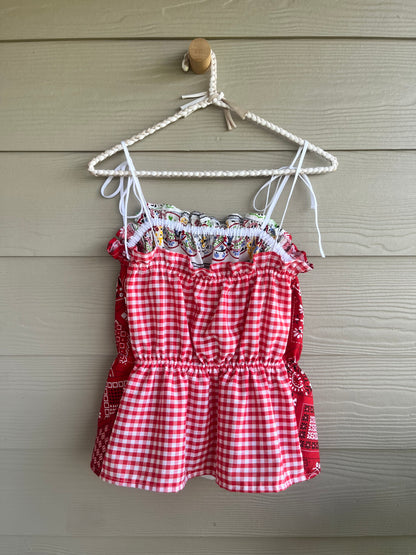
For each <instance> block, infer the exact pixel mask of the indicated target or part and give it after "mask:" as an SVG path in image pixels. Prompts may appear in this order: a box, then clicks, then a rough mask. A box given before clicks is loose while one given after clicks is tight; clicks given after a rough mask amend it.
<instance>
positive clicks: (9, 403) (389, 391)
mask: <svg viewBox="0 0 416 555" xmlns="http://www.w3.org/2000/svg"><path fill="white" fill-rule="evenodd" d="M111 363H112V357H105V356H96V357H92V356H83V357H79V356H78V357H75V356H74V357H42V356H38V357H28V356H26V357H8V356H2V357H0V374H1V375H2V377H3V378H2V388H1V390H0V437H1V439H2V448H3V449H6V448H7V449H14V448H19V449H20V448H22V449H23V448H24V449H29V448H32V449H35V448H45V449H49V448H54V449H57V448H65V447H66V448H70V447H71V448H74V449H76V448H77V449H78V448H86V449H88V448H90V449H92V446H93V444H94V439H95V433H96V427H97V417H98V411H99V408H100V404H101V397H102V394H103V392H104V386H105V381H106V378H107V374H108V371H109V369H110V367H111ZM301 367H302V368H303V370H304V372H305V373H306V374H307V375H308V376H309V379H310V381H311V383H312V387H313V390H314V401H315V408H316V416H317V423H318V432H319V442H320V446H321V448H323V449H347V448H348V449H351V448H352V449H358V448H363V449H382V448H384V447H385V446H386V445H388V446H389V448H390V449H393V448H397V449H416V438H415V434H414V429H415V426H416V415H415V411H414V406H415V405H416V375H415V373H414V361H413V360H412V359H411V358H406V357H398V358H395V357H391V356H390V357H389V356H383V357H380V356H374V357H368V356H367V357H366V356H363V357H348V358H347V357H336V356H304V357H302V364H301Z"/></svg>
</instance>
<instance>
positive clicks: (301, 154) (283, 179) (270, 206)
mask: <svg viewBox="0 0 416 555" xmlns="http://www.w3.org/2000/svg"><path fill="white" fill-rule="evenodd" d="M308 146H309V143H308V141H306V140H305V141H304V143H303V146H301V147H299V149H298V151H297V152H296V155H295V157H294V159H293V160H292V162H291V164H290V165H289V166H287V168H288V169H289V168H294V167H295V165H294V164H295V162H296V161H297V159H298V158H299V162H298V163H297V166H296V172H295V175H294V178H293V183H292V187H291V189H290V193H289V196H288V199H287V202H286V206H285V209H284V211H283V215H282V219H281V221H280V225H279V236H280V234H281V233H282V232H283V228H282V226H283V221H284V219H285V216H286V212H287V208H288V206H289V202H290V199H291V197H292V193H293V190H294V188H295V184H296V181H297V179H298V177H300V179H301V180H302V181H303V182H304V183H305V185H306V187H307V188H308V190H309V193H310V196H311V208H312V209H313V210H315V225H316V229H317V231H318V243H319V250H320V253H321V256H322V258H325V253H324V251H323V248H322V241H321V232H320V230H319V225H318V203H317V200H316V196H315V193H314V190H313V187H312V183H311V181H310V179H309V177H308V176H307V175H306V174H300V170H301V168H302V163H303V160H304V158H305V154H306V151H307V150H308ZM281 169H285V166H283V167H282V168H281ZM289 178H290V175H280V176H277V175H273V176H272V177H271V178H270V179H269V180H268V181H267V182H266V183H265V184H264V185H262V186H261V187H260V189H259V190H258V191H257V193H256V195H255V197H254V201H253V207H254V209H255V210H257V208H256V206H255V201H256V198H257V196H258V194H259V193H260V191H262V190H263V189H264V188H265V187H267V200H266V205H265V206H264V208H263V211H265V210H266V209H267V212H266V214H265V217H264V220H263V222H262V224H261V228H262V229H265V227H266V226H267V224H268V223H269V221H270V218H271V215H272V213H273V210H274V208H275V206H276V204H277V201H278V200H279V198H280V196H281V194H282V193H283V190H284V188H285V186H286V184H287V182H288V181H289ZM276 179H278V181H277V184H276V191H275V193H274V195H273V197H272V199H271V201H270V203H269V202H268V197H269V190H270V186H271V184H272V183H273V181H275V180H276Z"/></svg>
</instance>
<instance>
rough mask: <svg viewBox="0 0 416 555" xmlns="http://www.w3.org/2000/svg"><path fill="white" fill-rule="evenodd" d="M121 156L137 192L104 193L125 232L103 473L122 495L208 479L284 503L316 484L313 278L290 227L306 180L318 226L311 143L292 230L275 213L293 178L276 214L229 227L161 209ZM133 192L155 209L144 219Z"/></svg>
mask: <svg viewBox="0 0 416 555" xmlns="http://www.w3.org/2000/svg"><path fill="white" fill-rule="evenodd" d="M122 144H123V148H124V151H125V155H126V162H124V163H123V164H122V165H121V166H119V168H124V167H127V166H128V167H129V168H130V170H131V174H132V176H131V177H130V176H129V180H128V183H127V186H126V187H124V178H120V186H119V188H118V189H117V190H116V191H115V192H114V193H112V194H111V195H106V194H105V192H104V191H105V188H106V186H107V185H108V184H109V182H110V181H111V178H110V179H108V180H107V181H106V182H105V183H104V185H103V188H102V194H103V196H107V197H114V196H115V195H116V194H120V212H121V214H122V216H123V223H124V225H123V226H122V227H121V228H120V229H119V230H118V232H117V233H116V235H115V236H114V237H113V238H112V239H111V240H110V241H109V243H108V246H107V251H108V253H109V254H110V255H111V256H113V257H114V258H115V259H116V260H117V261H118V262H119V263H120V273H119V276H118V279H117V286H116V301H115V342H116V348H117V356H116V358H115V359H114V362H113V364H112V366H111V368H110V371H109V373H108V376H107V380H106V385H105V388H104V393H103V396H102V399H101V406H100V410H99V414H98V422H97V431H96V436H95V441H94V445H93V451H92V456H91V461H90V467H91V469H92V471H93V472H94V473H95V474H96V475H97V476H99V477H100V478H101V479H102V480H103V481H105V482H108V483H111V484H114V485H118V486H126V487H133V488H140V489H144V490H150V491H159V492H177V491H180V490H182V489H183V488H184V487H185V485H186V483H187V481H188V480H189V479H191V478H194V477H197V476H202V477H205V478H210V479H211V480H213V481H215V482H216V484H217V485H218V486H219V487H221V488H224V489H227V490H230V491H239V492H245V493H265V492H278V491H282V490H284V489H286V488H288V487H289V486H290V485H292V484H295V483H297V482H301V481H305V480H309V479H311V478H313V477H315V476H317V475H318V474H319V473H320V469H321V467H320V457H319V445H318V435H317V428H316V420H315V412H314V403H313V394H312V388H311V384H310V381H309V379H308V377H307V376H306V374H305V373H304V372H303V370H302V369H301V368H300V366H299V364H298V363H299V359H300V355H301V351H302V341H303V322H304V316H303V306H302V296H301V290H300V285H299V278H298V275H299V274H300V273H304V272H307V271H309V270H311V269H312V268H313V265H312V264H311V263H310V262H309V261H308V260H307V257H306V254H305V252H304V251H300V250H298V248H297V247H296V246H295V244H294V243H293V241H292V237H291V235H290V234H289V233H288V232H286V231H285V230H284V229H283V228H282V222H283V218H284V216H285V213H286V209H287V205H288V203H289V200H290V196H291V193H292V191H293V187H294V185H295V183H296V179H297V178H298V177H299V176H300V177H301V179H302V180H303V181H304V183H305V184H306V186H307V187H308V189H309V192H310V193H311V198H312V207H313V208H315V213H317V206H316V197H315V195H314V193H313V189H312V185H311V184H310V182H309V180H308V178H307V176H304V175H302V174H300V173H299V172H300V169H301V164H302V161H303V157H304V154H305V152H306V149H307V143H305V145H304V146H303V148H300V149H299V150H298V152H297V154H296V157H295V159H294V160H293V162H292V164H291V165H290V166H288V167H294V166H293V164H294V163H295V162H296V160H297V159H298V158H299V161H298V164H297V166H296V168H297V169H296V173H295V175H294V178H293V184H292V189H291V192H290V194H289V198H288V201H287V204H286V208H285V211H284V213H283V217H282V221H281V222H280V225H278V224H277V222H276V221H275V220H273V219H272V218H271V214H272V211H273V209H274V207H275V205H276V203H277V200H278V198H279V197H280V196H281V193H282V191H283V189H284V187H285V185H286V184H287V183H288V181H289V176H284V177H282V176H280V177H279V180H278V182H277V186H276V192H275V193H274V195H273V198H272V200H271V202H270V205H269V208H268V210H267V213H265V214H264V213H260V212H251V213H246V214H244V215H241V214H237V213H232V214H229V215H228V216H226V217H225V218H224V219H222V220H219V219H217V218H214V217H212V216H209V215H208V214H206V213H205V212H199V211H196V210H193V211H189V210H184V209H180V208H178V207H176V206H175V205H172V204H168V203H148V202H147V201H146V199H145V198H144V196H143V191H142V189H141V186H140V183H139V180H138V178H137V175H136V173H135V168H134V165H133V162H132V160H131V157H130V154H129V152H128V150H127V146H126V145H125V143H122ZM275 179H276V177H275V176H273V177H272V178H271V179H270V180H269V181H268V182H267V183H266V184H264V185H263V186H262V188H261V189H260V190H262V189H263V188H264V187H265V186H270V185H271V184H272V183H273V181H274V180H275ZM131 189H133V192H134V194H135V196H136V198H137V199H138V200H139V202H140V203H141V207H142V210H141V211H140V213H138V214H135V215H134V216H132V217H130V216H127V203H128V197H129V194H130V191H131ZM260 190H259V191H258V193H257V195H258V194H259V192H260ZM257 195H256V197H257ZM266 206H267V204H266ZM265 208H266V207H265ZM264 210H265V209H264ZM127 218H132V219H133V222H131V223H129V224H127ZM316 222H317V220H316ZM317 227H318V226H317ZM318 233H319V228H318ZM319 238H320V235H319ZM320 247H321V243H320ZM321 254H322V255H323V251H322V247H321Z"/></svg>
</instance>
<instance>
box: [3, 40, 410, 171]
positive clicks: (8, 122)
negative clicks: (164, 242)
mask: <svg viewBox="0 0 416 555" xmlns="http://www.w3.org/2000/svg"><path fill="white" fill-rule="evenodd" d="M188 44H189V41H184V40H169V41H164V40H148V41H141V42H140V44H138V43H137V41H134V40H120V41H105V40H94V41H85V40H79V41H55V42H54V41H47V42H21V43H14V42H13V43H2V44H1V45H0V60H1V65H0V70H1V73H2V76H3V80H4V82H5V83H7V85H8V86H7V87H6V88H5V90H4V92H3V95H2V102H1V104H0V119H1V121H2V125H3V128H4V129H7V131H8V132H7V133H3V134H2V135H1V136H0V150H5V151H14V150H30V151H39V150H48V151H81V150H88V151H91V150H92V151H98V152H100V151H101V150H104V149H107V148H109V147H111V146H112V145H114V144H115V143H117V142H118V141H120V140H121V139H122V138H128V137H129V136H131V135H134V134H136V133H139V132H140V131H142V130H143V129H145V128H148V127H149V126H152V125H154V124H155V123H156V122H158V121H160V120H162V119H165V118H166V117H168V116H169V115H172V114H173V113H174V112H176V111H177V110H178V109H179V107H180V105H181V104H183V102H184V101H183V100H182V99H181V98H180V96H181V94H184V93H191V92H194V91H200V90H204V89H206V88H207V87H208V79H209V76H208V75H194V74H191V75H189V74H185V73H183V71H182V70H181V59H182V56H183V52H184V50H186V48H187V46H188ZM211 46H212V48H213V49H214V50H215V52H216V55H217V58H218V63H219V70H218V78H219V90H224V91H225V93H226V97H227V98H229V99H230V101H235V102H236V103H237V104H238V105H240V106H242V107H243V108H247V109H249V110H251V111H253V112H255V113H257V114H258V115H260V116H262V117H264V118H266V119H268V120H270V121H272V122H274V123H276V124H278V125H280V126H282V127H284V128H285V129H288V130H289V131H291V132H293V133H295V134H297V135H300V136H302V137H305V138H307V139H308V140H309V141H310V142H312V143H315V144H317V145H319V146H321V147H323V148H326V149H344V150H345V149H349V150H352V149H356V150H359V149H366V150H368V149H414V148H416V135H415V133H414V129H415V125H416V106H415V103H414V90H415V88H416V73H415V72H409V63H410V62H411V60H413V59H414V58H415V56H416V43H415V41H412V40H409V41H406V40H397V41H395V40H378V39H375V40H371V41H367V40H353V41H348V40H345V39H338V40H337V39H335V40H325V39H316V40H313V41H311V40H305V39H299V40H291V39H287V40H285V39H282V40H275V41H270V40H261V39H253V40H245V39H233V40H232V41H229V40H228V41H227V40H212V41H211ZM235 52H238V56H235V55H233V53H235ZM155 60H158V61H159V62H158V63H156V62H155ZM294 67H296V72H294V71H293V68H294ZM28 83H30V86H28ZM242 83H244V86H242ZM214 110H215V113H212V112H213V111H214ZM237 125H238V129H235V130H234V131H233V132H232V133H229V132H225V131H226V126H225V120H224V117H223V115H222V113H221V111H220V110H218V109H217V108H216V107H213V106H210V107H208V108H207V109H206V110H201V111H200V112H198V114H194V117H192V118H186V121H183V120H182V121H179V122H177V123H176V124H175V126H174V127H175V130H172V129H170V130H169V131H166V130H164V131H163V132H161V133H157V134H155V135H153V136H150V137H147V138H146V141H145V142H143V144H141V145H140V149H141V150H155V149H156V150H159V149H165V150H166V149H167V150H252V149H253V145H256V149H259V150H276V149H277V148H286V149H291V148H292V146H291V145H290V143H289V141H287V140H286V139H283V138H279V137H277V136H276V135H275V134H274V133H271V132H268V131H267V130H265V129H264V128H261V127H260V126H258V125H253V124H251V122H248V121H242V120H239V118H238V116H237ZM201 129H203V130H204V132H203V133H201ZM105 167H106V166H105ZM107 167H108V166H107ZM111 167H113V166H111Z"/></svg>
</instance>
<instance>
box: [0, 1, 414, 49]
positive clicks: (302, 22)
mask: <svg viewBox="0 0 416 555" xmlns="http://www.w3.org/2000/svg"><path fill="white" fill-rule="evenodd" d="M0 22H1V25H0V36H1V38H2V40H28V39H52V38H59V39H63V38H77V39H79V38H127V37H128V38H136V37H137V38H162V37H165V38H167V39H171V38H172V37H177V38H179V37H183V38H184V39H187V40H188V37H191V38H193V37H205V38H209V37H212V36H213V35H214V36H215V37H224V38H229V37H245V38H249V37H271V38H274V37H275V38H277V37H302V36H309V37H354V38H355V37H380V36H382V37H409V38H414V37H415V36H416V31H415V29H416V13H415V10H414V4H413V3H412V0H390V1H388V2H387V1H385V0H384V1H382V2H380V1H377V0H366V2H365V3H362V2H360V1H359V0H350V1H348V0H342V1H337V2H332V1H331V0H319V1H318V2H316V1H315V2H310V0H309V1H308V0H300V1H297V2H287V1H284V0H256V2H251V1H250V0H237V1H232V0H231V1H230V0H228V1H225V2H224V1H219V0H210V1H209V2H207V1H206V0H194V1H187V2H173V1H169V0H153V1H152V2H137V3H132V2H130V1H129V0H120V1H119V2H117V9H115V5H114V3H113V2H110V0H89V1H88V2H85V0H72V2H60V1H59V0H52V1H49V2H47V3H41V2H33V1H31V0H21V1H20V2H19V4H18V5H16V2H15V0H2V7H1V9H0ZM214 22H215V26H214ZM189 40H190V39H189Z"/></svg>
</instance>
